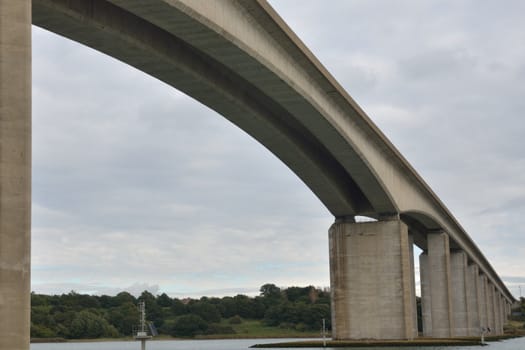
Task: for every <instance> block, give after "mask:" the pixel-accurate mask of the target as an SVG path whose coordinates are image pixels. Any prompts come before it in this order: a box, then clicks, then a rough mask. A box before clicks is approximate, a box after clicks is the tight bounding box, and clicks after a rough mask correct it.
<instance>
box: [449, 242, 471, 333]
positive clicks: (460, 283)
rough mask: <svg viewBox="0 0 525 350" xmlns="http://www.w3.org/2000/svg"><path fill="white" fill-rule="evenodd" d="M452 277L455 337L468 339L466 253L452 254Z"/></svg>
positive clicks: (456, 252) (455, 252) (458, 251)
mask: <svg viewBox="0 0 525 350" xmlns="http://www.w3.org/2000/svg"><path fill="white" fill-rule="evenodd" d="M450 275H451V287H452V288H451V292H452V293H451V298H452V317H453V319H454V335H455V336H460V337H466V336H467V335H468V332H469V328H470V325H469V320H468V309H467V254H466V253H465V252H464V251H462V250H455V251H452V252H450Z"/></svg>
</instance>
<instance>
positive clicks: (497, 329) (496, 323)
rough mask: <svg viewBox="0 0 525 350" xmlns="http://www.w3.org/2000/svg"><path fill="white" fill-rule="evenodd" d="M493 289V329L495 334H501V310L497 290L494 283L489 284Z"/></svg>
mask: <svg viewBox="0 0 525 350" xmlns="http://www.w3.org/2000/svg"><path fill="white" fill-rule="evenodd" d="M491 288H492V290H493V292H492V293H493V294H492V303H493V305H494V306H493V307H494V329H495V333H496V334H501V333H502V330H503V327H502V324H501V317H500V314H501V310H500V309H499V292H498V290H497V289H496V287H495V286H494V285H491Z"/></svg>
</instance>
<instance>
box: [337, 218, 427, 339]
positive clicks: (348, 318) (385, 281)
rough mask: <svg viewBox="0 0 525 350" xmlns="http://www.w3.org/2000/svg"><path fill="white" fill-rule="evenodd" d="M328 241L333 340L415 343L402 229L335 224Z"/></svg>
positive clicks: (393, 223)
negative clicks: (399, 340) (407, 340)
mask: <svg viewBox="0 0 525 350" xmlns="http://www.w3.org/2000/svg"><path fill="white" fill-rule="evenodd" d="M329 238H330V285H331V293H332V338H333V339H339V340H343V339H413V338H415V337H416V336H417V333H416V332H415V330H416V326H415V325H414V324H413V322H414V312H415V307H416V305H415V303H414V301H415V295H414V294H415V290H414V288H412V287H413V284H412V276H413V270H412V268H411V267H412V264H411V262H410V251H411V250H412V247H411V246H410V243H411V242H410V240H409V237H408V228H407V226H406V225H405V224H404V223H402V222H401V221H400V220H398V219H397V220H395V219H394V220H389V221H379V222H366V223H352V222H337V221H336V223H335V224H333V225H332V227H331V228H330V231H329Z"/></svg>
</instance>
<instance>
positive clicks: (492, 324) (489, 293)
mask: <svg viewBox="0 0 525 350" xmlns="http://www.w3.org/2000/svg"><path fill="white" fill-rule="evenodd" d="M485 293H486V294H485V297H486V303H487V326H488V327H489V328H490V330H491V334H492V335H494V334H496V320H495V319H496V318H495V316H494V286H493V285H492V284H491V283H490V282H489V281H487V283H486V284H485Z"/></svg>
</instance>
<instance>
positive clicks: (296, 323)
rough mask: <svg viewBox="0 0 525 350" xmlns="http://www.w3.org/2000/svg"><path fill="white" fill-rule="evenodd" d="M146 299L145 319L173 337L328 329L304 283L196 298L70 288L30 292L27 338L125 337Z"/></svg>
mask: <svg viewBox="0 0 525 350" xmlns="http://www.w3.org/2000/svg"><path fill="white" fill-rule="evenodd" d="M139 300H143V301H145V303H146V318H147V319H148V320H149V321H152V322H153V323H154V324H155V326H156V327H157V329H158V331H159V333H160V334H164V335H171V336H177V337H192V336H195V335H207V334H208V335H209V334H222V335H224V334H232V333H235V328H238V327H236V325H239V324H241V323H250V322H252V323H253V321H254V320H259V321H260V323H262V324H263V325H265V326H273V327H280V328H285V329H293V330H295V331H308V330H316V331H317V330H319V329H320V328H321V322H322V321H321V320H322V319H323V318H324V319H325V320H326V323H327V327H328V328H329V327H330V295H329V292H327V291H326V290H321V289H318V288H314V287H312V286H308V287H290V288H286V289H282V290H281V289H280V288H279V287H277V286H275V285H274V284H265V285H264V286H262V287H261V288H260V295H259V296H257V297H248V296H246V295H240V294H239V295H236V296H234V297H223V298H208V297H202V298H200V299H198V300H196V299H183V300H180V299H177V298H170V297H169V296H168V295H166V294H161V295H157V296H155V295H152V294H151V293H149V292H147V291H144V292H143V293H142V294H141V296H140V297H138V298H135V297H134V296H133V295H131V294H130V293H127V292H121V293H119V294H117V295H116V296H108V295H102V296H93V295H85V294H78V293H76V292H74V291H72V292H70V293H68V294H62V295H53V296H48V295H43V294H35V293H32V294H31V337H33V338H56V337H60V338H67V339H80V338H82V339H88V338H113V337H123V336H130V335H131V334H132V330H133V327H134V326H136V325H137V323H138V318H139V315H138V310H137V302H138V301H139Z"/></svg>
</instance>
